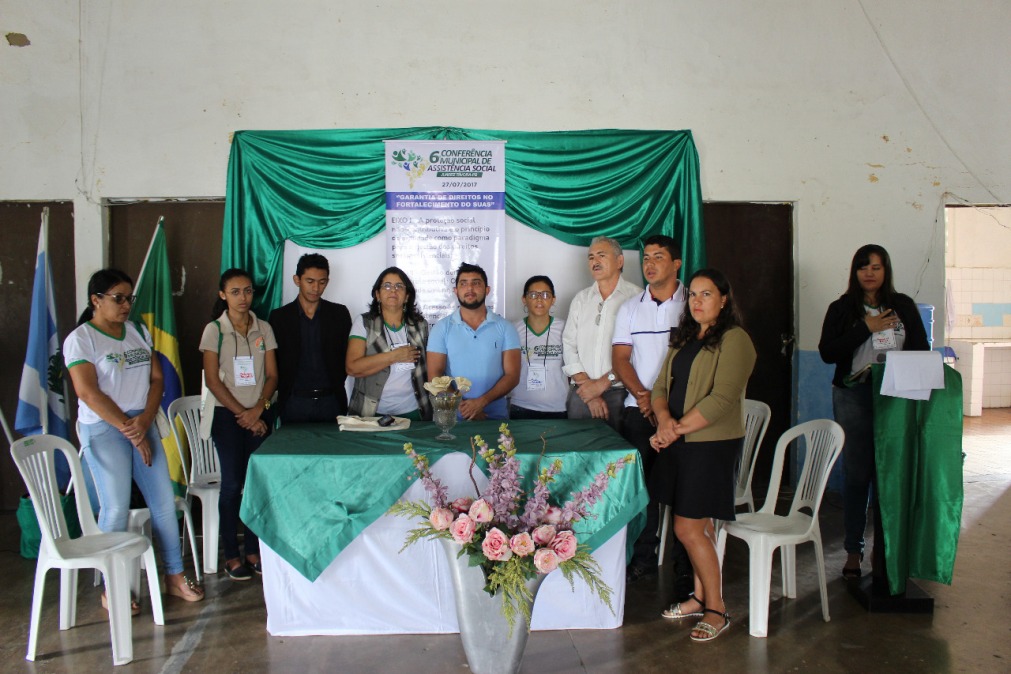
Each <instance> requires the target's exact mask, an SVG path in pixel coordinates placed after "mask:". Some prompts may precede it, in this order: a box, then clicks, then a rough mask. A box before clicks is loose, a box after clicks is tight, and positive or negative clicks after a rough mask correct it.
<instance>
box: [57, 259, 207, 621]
mask: <svg viewBox="0 0 1011 674" xmlns="http://www.w3.org/2000/svg"><path fill="white" fill-rule="evenodd" d="M132 293H133V280H132V279H131V278H130V277H129V276H127V275H126V274H125V273H123V272H121V271H120V270H118V269H102V270H99V271H97V272H95V273H94V274H92V276H91V280H90V281H89V282H88V308H87V309H85V310H84V313H83V314H81V319H80V322H79V323H78V326H77V328H76V329H75V330H74V331H73V332H71V333H70V334H69V335H68V336H67V339H66V341H65V342H64V344H63V355H64V358H65V359H66V362H67V369H68V370H69V371H70V379H71V381H72V382H73V383H74V391H75V392H76V393H77V397H78V421H79V422H80V426H79V428H80V434H81V444H82V446H83V447H84V455H85V458H86V459H87V462H88V467H89V468H90V469H91V474H92V477H93V478H94V481H95V488H96V489H97V491H98V500H99V503H100V504H101V510H100V512H99V515H98V527H99V529H101V530H102V531H126V524H127V518H128V516H129V513H130V492H131V490H132V483H133V482H136V483H137V486H138V487H139V488H140V491H141V493H142V494H143V495H144V500H145V501H146V502H147V507H148V509H149V510H150V511H151V524H152V528H153V529H154V534H155V538H156V539H157V541H158V547H159V549H160V551H161V555H162V559H163V561H164V563H165V591H166V592H167V593H168V594H170V595H173V596H176V597H179V598H181V599H185V600H186V601H200V600H201V599H203V598H204V590H203V588H202V587H200V586H199V585H197V584H196V583H194V582H193V581H191V580H189V579H188V578H187V577H186V576H184V575H183V560H182V554H181V550H180V547H179V524H178V522H177V520H176V506H175V495H174V494H173V492H172V483H171V479H170V478H169V473H168V464H167V463H166V460H165V450H164V449H163V448H162V444H161V438H159V437H158V430H157V427H156V425H155V424H154V423H153V422H154V420H155V415H157V413H158V406H159V404H160V403H161V397H162V386H163V380H162V371H161V365H160V364H159V362H158V358H155V357H153V353H154V347H153V343H152V340H151V335H150V333H149V332H148V331H147V327H146V326H144V325H143V324H142V323H135V322H132V321H130V320H129V317H130V308H131V306H132V305H133V301H134V296H133V294H132ZM105 601H106V599H105V595H104V594H103V595H102V603H103V605H104V604H105ZM131 609H132V612H133V613H134V614H135V615H136V614H137V613H139V612H140V607H139V606H138V605H136V604H134V605H133V606H132V607H131Z"/></svg>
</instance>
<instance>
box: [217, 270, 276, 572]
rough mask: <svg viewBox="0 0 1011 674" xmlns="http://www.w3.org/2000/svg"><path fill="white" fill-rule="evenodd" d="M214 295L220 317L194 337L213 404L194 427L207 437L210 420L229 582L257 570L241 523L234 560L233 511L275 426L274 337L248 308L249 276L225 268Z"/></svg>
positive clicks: (255, 553)
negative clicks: (249, 470) (253, 461)
mask: <svg viewBox="0 0 1011 674" xmlns="http://www.w3.org/2000/svg"><path fill="white" fill-rule="evenodd" d="M218 297H219V300H218V302H217V304H216V305H215V308H214V314H215V315H216V314H217V313H218V312H219V311H220V312H221V315H220V316H218V318H217V319H215V320H213V321H211V322H210V323H208V324H207V327H205V328H204V333H203V336H201V338H200V350H201V351H202V352H203V354H204V356H203V358H204V380H205V382H206V384H207V388H208V389H209V390H210V392H211V394H213V396H214V404H213V406H209V405H207V404H205V408H204V417H203V418H202V419H201V428H200V430H201V434H203V435H205V437H206V434H207V431H208V428H207V423H208V421H209V422H210V428H209V430H210V437H211V438H213V440H214V447H215V448H216V449H217V451H218V461H219V463H220V464H221V495H220V497H219V499H218V516H219V518H220V522H221V541H222V544H223V545H224V549H225V550H224V551H225V573H226V574H228V577H229V578H231V579H232V580H249V579H250V578H252V577H253V573H254V572H255V573H257V574H260V573H262V567H261V566H260V541H259V539H258V538H257V537H256V534H254V533H253V532H252V531H250V530H249V527H246V526H245V525H243V527H244V532H243V534H244V538H243V545H244V547H245V551H246V556H245V559H244V560H243V558H241V557H239V523H240V521H239V509H240V507H241V506H242V487H243V485H244V484H245V482H246V468H247V467H248V466H249V457H250V455H251V454H252V453H253V452H255V451H256V450H257V449H259V447H260V445H261V444H262V443H263V440H264V439H265V438H266V437H267V435H268V434H269V433H270V427H271V426H272V425H273V418H272V414H271V413H270V412H269V410H270V407H271V398H272V397H273V395H274V391H276V390H277V360H276V357H275V354H274V351H275V350H276V349H277V340H275V339H274V331H273V330H271V328H270V325H269V324H268V323H267V322H266V321H262V320H260V319H258V318H257V317H256V314H254V313H253V312H252V311H250V310H249V306H250V305H251V304H252V303H253V281H252V279H251V278H250V276H249V274H248V273H246V272H245V271H243V270H242V269H229V270H228V271H226V272H225V273H224V274H222V275H221V282H220V284H219V291H218ZM210 402H211V401H210V400H208V401H207V403H210ZM208 411H211V414H209V415H208V414H207V412H208Z"/></svg>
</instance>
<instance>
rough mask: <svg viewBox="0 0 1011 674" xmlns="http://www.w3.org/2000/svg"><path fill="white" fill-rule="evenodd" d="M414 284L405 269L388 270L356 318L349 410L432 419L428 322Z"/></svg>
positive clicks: (366, 414)
mask: <svg viewBox="0 0 1011 674" xmlns="http://www.w3.org/2000/svg"><path fill="white" fill-rule="evenodd" d="M416 299H417V298H416V294H415V290H414V284H413V283H411V279H410V278H408V276H407V274H405V273H404V271H403V270H402V269H400V268H399V267H389V268H387V269H384V270H383V271H382V273H380V274H379V276H378V277H377V278H376V282H375V283H373V284H372V303H371V304H370V305H369V310H368V311H367V312H365V313H364V314H361V315H359V316H355V320H354V322H353V323H352V325H351V334H350V335H349V338H348V352H347V358H346V360H345V368H346V369H347V372H348V374H349V375H351V376H352V377H354V378H355V384H354V390H353V391H352V392H351V402H350V403H348V414H355V415H358V416H363V417H372V416H383V415H387V414H388V415H391V416H398V417H406V418H408V419H413V420H415V421H420V420H428V419H431V418H432V404H431V403H430V402H429V400H428V396H427V395H426V394H425V390H424V384H425V382H426V381H427V380H428V370H427V363H426V361H425V344H427V343H428V322H427V321H426V320H425V317H424V316H422V315H421V312H420V311H419V310H418V305H417V303H416Z"/></svg>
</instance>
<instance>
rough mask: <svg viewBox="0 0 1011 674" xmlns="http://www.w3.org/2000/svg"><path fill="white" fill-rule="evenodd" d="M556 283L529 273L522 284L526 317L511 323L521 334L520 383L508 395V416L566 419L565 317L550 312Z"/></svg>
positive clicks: (567, 386) (567, 387) (517, 332)
mask: <svg viewBox="0 0 1011 674" xmlns="http://www.w3.org/2000/svg"><path fill="white" fill-rule="evenodd" d="M554 304H555V284H554V283H552V282H551V279H550V278H548V277H547V276H531V277H530V278H528V279H527V282H526V283H524V284H523V308H524V309H526V312H527V317H526V318H524V319H521V320H518V321H516V322H515V323H514V326H515V328H516V334H518V335H519V337H520V366H521V370H520V383H519V384H517V385H516V388H514V389H513V390H512V393H511V394H510V399H509V418H510V419H565V418H566V416H567V415H566V413H565V400H566V398H567V396H568V394H569V385H568V382H567V380H566V377H565V373H563V372H562V329H563V328H564V327H565V321H564V320H558V319H556V318H555V317H554V316H552V315H551V307H552V306H554Z"/></svg>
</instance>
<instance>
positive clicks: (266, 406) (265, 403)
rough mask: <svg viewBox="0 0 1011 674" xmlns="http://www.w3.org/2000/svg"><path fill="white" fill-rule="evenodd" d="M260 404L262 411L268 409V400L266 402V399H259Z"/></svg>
mask: <svg viewBox="0 0 1011 674" xmlns="http://www.w3.org/2000/svg"><path fill="white" fill-rule="evenodd" d="M260 402H262V403H263V409H264V411H266V410H269V409H270V400H268V399H267V398H260Z"/></svg>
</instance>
